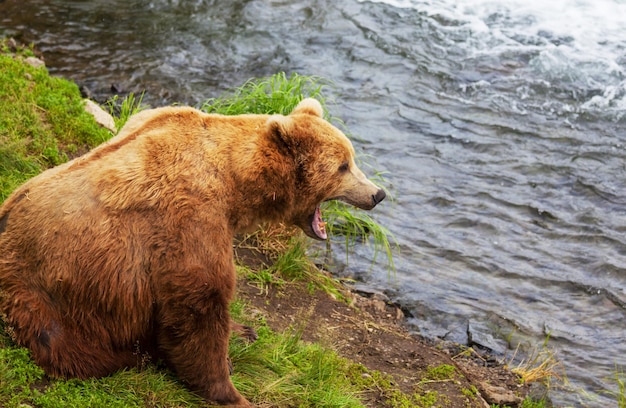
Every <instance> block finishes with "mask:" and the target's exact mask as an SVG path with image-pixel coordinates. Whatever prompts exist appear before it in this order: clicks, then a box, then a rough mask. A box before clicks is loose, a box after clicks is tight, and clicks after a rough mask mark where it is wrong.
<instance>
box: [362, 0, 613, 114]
mask: <svg viewBox="0 0 626 408" xmlns="http://www.w3.org/2000/svg"><path fill="white" fill-rule="evenodd" d="M374 2H378V3H386V4H389V5H392V6H394V7H398V8H403V9H409V8H410V9H415V10H418V11H419V12H420V13H421V14H424V15H425V16H428V17H429V18H430V19H431V20H432V22H433V24H435V25H437V26H438V27H439V29H440V30H441V32H444V33H445V32H448V33H449V34H450V38H451V39H452V40H453V41H454V42H455V45H456V46H459V45H460V46H462V47H464V48H465V52H466V53H467V54H466V55H467V58H468V62H471V61H475V62H476V64H477V66H481V62H482V61H484V60H489V59H490V58H494V57H496V58H498V59H499V61H500V63H501V64H502V66H500V67H492V68H495V69H500V70H503V71H509V72H510V73H511V74H512V75H515V74H516V72H519V73H520V74H522V75H524V76H526V75H529V76H530V77H531V78H532V76H533V75H534V76H536V80H537V83H536V84H540V85H542V86H543V87H544V88H549V87H551V86H552V87H557V88H559V89H565V90H567V92H568V93H569V94H570V95H571V96H572V97H573V98H575V99H577V100H578V103H577V104H574V105H572V104H563V105H562V106H560V107H559V109H562V110H565V111H572V110H578V111H580V112H582V113H584V112H592V113H602V114H611V115H612V117H613V118H615V119H620V118H621V117H622V115H623V114H624V112H625V111H626V80H625V78H626V72H625V71H624V68H623V66H624V64H625V63H626V55H625V53H624V50H625V48H626V41H625V38H626V1H622V0H576V1H574V0H554V1H542V0H528V1H526V0H504V1H492V0H464V1H454V0H432V1H424V0H383V1H378V0H374ZM536 84H535V85H536ZM480 85H484V83H483V82H481V83H479V84H478V86H480ZM468 86H475V84H472V83H469V84H468ZM530 93H531V94H532V92H530ZM519 96H520V97H521V98H522V100H523V99H525V98H528V97H530V96H532V95H529V91H528V89H527V87H524V86H522V87H520V89H519Z"/></svg>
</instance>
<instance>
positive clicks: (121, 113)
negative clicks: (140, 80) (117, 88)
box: [107, 92, 149, 129]
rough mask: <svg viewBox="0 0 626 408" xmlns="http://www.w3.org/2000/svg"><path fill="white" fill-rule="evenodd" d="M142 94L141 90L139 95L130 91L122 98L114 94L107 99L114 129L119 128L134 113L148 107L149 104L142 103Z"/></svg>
mask: <svg viewBox="0 0 626 408" xmlns="http://www.w3.org/2000/svg"><path fill="white" fill-rule="evenodd" d="M143 96H144V93H143V92H142V93H141V95H139V97H137V96H135V94H134V93H132V92H131V93H129V94H128V95H126V97H124V98H120V97H119V96H118V95H115V96H114V97H113V98H111V99H109V100H108V101H107V106H108V107H109V113H110V114H111V116H113V120H114V121H115V128H116V129H121V128H122V127H123V126H124V124H126V122H128V119H129V118H130V117H131V116H132V115H134V114H135V113H137V112H140V111H142V110H144V109H147V108H149V106H147V105H144V104H143Z"/></svg>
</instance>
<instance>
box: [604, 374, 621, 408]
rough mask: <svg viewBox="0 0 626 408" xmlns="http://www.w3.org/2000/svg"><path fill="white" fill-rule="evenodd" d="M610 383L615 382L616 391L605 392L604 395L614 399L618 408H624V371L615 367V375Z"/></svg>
mask: <svg viewBox="0 0 626 408" xmlns="http://www.w3.org/2000/svg"><path fill="white" fill-rule="evenodd" d="M610 381H611V382H615V384H616V385H617V390H616V391H606V392H605V393H606V394H608V395H611V396H612V397H614V398H615V400H616V401H617V407H618V408H626V377H624V371H623V370H621V369H620V368H619V367H617V366H615V375H614V377H613V378H612V379H611V380H610Z"/></svg>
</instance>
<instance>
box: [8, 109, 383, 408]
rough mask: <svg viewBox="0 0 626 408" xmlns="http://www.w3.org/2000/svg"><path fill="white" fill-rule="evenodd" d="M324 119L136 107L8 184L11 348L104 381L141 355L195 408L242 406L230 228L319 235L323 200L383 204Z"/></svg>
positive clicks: (307, 112) (315, 114) (317, 114)
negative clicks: (192, 397) (202, 401)
mask: <svg viewBox="0 0 626 408" xmlns="http://www.w3.org/2000/svg"><path fill="white" fill-rule="evenodd" d="M321 116H322V110H321V106H320V105H319V103H318V102H317V101H315V100H313V99H306V100H304V101H302V102H301V103H300V104H299V105H298V106H297V107H296V109H294V111H293V112H292V113H291V114H290V115H288V116H282V115H274V116H266V115H241V116H231V117H227V116H221V115H207V114H204V113H202V112H200V111H197V110H195V109H192V108H184V107H176V108H174V107H168V108H159V109H152V110H147V111H144V112H141V113H139V114H137V115H135V116H133V117H132V118H131V119H130V121H129V122H128V124H127V125H126V126H125V127H124V128H123V129H122V130H121V131H120V133H119V135H117V136H116V137H114V138H113V139H111V140H110V141H109V142H108V143H105V144H103V145H101V146H99V147H97V148H96V149H94V150H93V151H91V152H89V153H88V154H86V155H84V156H82V157H80V158H77V159H75V160H72V161H71V162H68V163H66V164H64V165H61V166H58V167H56V168H53V169H50V170H48V171H46V172H44V173H42V174H40V175H38V176H37V177H35V178H33V179H32V180H30V181H28V182H27V183H26V184H24V185H23V186H21V187H20V188H18V189H17V190H16V191H15V192H14V193H13V195H12V196H11V197H9V198H8V199H7V200H6V202H5V203H4V204H3V206H2V207H0V289H1V290H2V291H3V292H4V294H3V296H1V298H2V299H4V301H3V302H2V304H1V308H2V311H3V312H4V313H5V314H6V316H7V320H8V324H9V325H10V326H11V327H12V328H13V330H14V333H15V338H16V341H17V342H18V343H19V344H20V345H23V346H25V347H28V348H29V349H30V350H31V352H32V356H33V359H34V360H35V361H36V362H37V364H39V365H40V366H41V367H42V368H43V369H44V370H45V371H46V372H47V373H48V374H50V375H52V376H58V377H78V378H88V377H100V376H105V375H108V374H110V373H113V372H115V371H116V370H119V369H120V368H123V367H131V366H135V365H137V363H138V360H139V359H140V358H141V357H140V356H138V355H137V350H142V352H143V351H147V352H149V353H150V354H151V355H153V356H155V357H159V358H162V359H163V360H164V361H165V362H166V363H167V364H168V365H169V366H170V367H171V368H172V369H173V370H174V371H175V372H176V373H177V375H178V376H179V377H180V378H181V379H182V380H184V381H185V382H186V383H187V384H188V385H189V387H190V388H192V389H193V390H195V391H196V392H198V393H199V394H200V395H202V396H203V397H205V398H206V399H208V400H212V401H216V402H218V403H220V404H228V405H231V406H242V407H247V406H250V403H249V402H248V401H247V400H246V399H245V398H243V397H242V396H241V395H240V394H239V393H238V392H237V390H236V389H235V388H234V387H233V385H232V383H231V381H230V378H229V369H228V361H227V360H228V355H227V352H228V338H229V334H230V318H229V314H228V305H229V302H230V300H231V298H232V297H233V294H234V290H235V271H234V266H233V250H232V240H233V237H234V235H235V233H237V232H241V231H243V230H249V229H251V228H254V227H255V226H256V225H257V224H258V223H259V222H263V221H284V222H287V223H290V224H295V225H297V226H299V227H301V228H302V229H303V230H304V232H305V233H306V234H308V235H310V236H312V237H314V238H318V239H324V238H325V231H324V227H323V225H324V224H323V222H322V221H321V218H320V217H319V208H318V206H319V204H320V203H321V202H322V201H325V200H328V199H341V200H344V201H346V202H348V203H351V204H353V205H355V206H358V207H361V208H364V209H371V208H373V207H374V206H375V205H376V204H377V203H378V202H380V201H381V200H382V199H383V198H384V196H385V195H384V193H383V192H382V190H380V189H379V188H377V187H376V186H375V185H374V184H372V183H371V182H370V181H368V180H367V179H366V178H365V176H364V175H363V173H361V171H360V170H359V169H358V168H357V167H356V165H355V163H354V151H353V149H352V146H351V144H350V142H349V141H348V139H347V138H346V137H345V136H344V135H343V134H342V133H341V132H340V131H339V130H338V129H336V128H335V127H333V126H332V125H330V124H329V123H328V122H326V121H324V120H323V119H322V118H321ZM233 327H234V328H235V329H237V330H240V331H245V329H244V328H242V327H240V326H237V325H235V326H233Z"/></svg>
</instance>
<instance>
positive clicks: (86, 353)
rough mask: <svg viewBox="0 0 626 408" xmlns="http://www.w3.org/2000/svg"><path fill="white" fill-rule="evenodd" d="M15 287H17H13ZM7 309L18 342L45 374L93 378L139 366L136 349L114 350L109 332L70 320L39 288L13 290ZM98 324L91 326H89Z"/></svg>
mask: <svg viewBox="0 0 626 408" xmlns="http://www.w3.org/2000/svg"><path fill="white" fill-rule="evenodd" d="M14 289H15V287H14ZM11 295H12V296H11V300H9V299H7V300H6V303H5V305H4V308H3V309H4V311H5V313H6V315H7V323H8V324H9V326H10V327H12V329H13V332H14V336H15V340H16V342H17V343H18V344H19V345H20V346H23V347H26V348H28V349H29V350H30V351H31V356H32V358H33V360H34V361H35V363H36V364H37V365H39V366H40V367H41V368H43V370H44V371H45V372H46V374H48V375H50V376H52V377H61V378H81V379H85V378H91V377H103V376H106V375H109V374H111V373H113V372H115V371H117V370H119V369H120V368H123V367H127V366H133V365H136V362H137V356H135V355H134V354H133V350H130V349H129V350H127V351H113V349H112V347H111V345H110V344H111V343H110V340H109V335H108V333H99V335H95V334H94V333H88V332H87V331H86V330H84V329H83V328H82V327H80V326H89V325H88V324H84V323H83V324H82V325H79V324H76V322H73V321H72V322H71V323H68V320H70V319H68V318H67V317H65V321H64V318H63V317H62V316H63V314H62V313H61V311H60V310H58V309H57V307H55V304H54V302H53V301H52V300H51V299H50V297H49V296H48V295H47V294H45V293H41V292H39V291H37V290H32V289H23V290H13V291H12V293H11ZM93 327H97V325H96V324H93V325H91V327H89V328H88V329H93Z"/></svg>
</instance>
